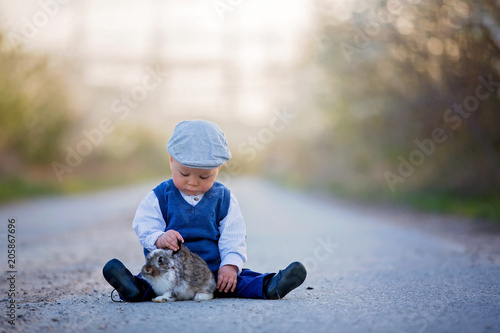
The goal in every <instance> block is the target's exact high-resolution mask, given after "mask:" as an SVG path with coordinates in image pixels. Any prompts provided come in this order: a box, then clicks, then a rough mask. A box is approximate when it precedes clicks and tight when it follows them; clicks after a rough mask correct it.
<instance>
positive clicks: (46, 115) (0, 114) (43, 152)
mask: <svg viewBox="0 0 500 333" xmlns="http://www.w3.org/2000/svg"><path fill="white" fill-rule="evenodd" d="M67 96H68V95H67V90H66V89H65V85H64V83H63V81H62V79H61V78H60V77H59V76H58V75H57V74H55V71H53V70H51V68H50V63H49V61H48V60H47V59H45V58H42V57H38V56H34V55H30V54H28V53H26V52H23V51H22V50H20V49H14V50H12V49H8V48H7V45H6V41H5V38H4V37H3V36H2V35H1V34H0V126H1V130H0V158H1V159H2V168H1V169H0V170H3V171H6V170H8V169H9V166H8V165H6V163H7V162H6V161H11V160H17V161H18V163H19V164H22V165H25V164H26V165H39V164H45V163H47V162H50V161H52V160H53V159H54V158H56V157H57V156H58V154H59V153H60V152H59V142H60V139H61V137H62V136H63V135H65V132H66V130H67V126H68V124H69V122H70V116H69V115H70V112H69V102H68V98H67ZM7 156H8V157H9V158H7Z"/></svg>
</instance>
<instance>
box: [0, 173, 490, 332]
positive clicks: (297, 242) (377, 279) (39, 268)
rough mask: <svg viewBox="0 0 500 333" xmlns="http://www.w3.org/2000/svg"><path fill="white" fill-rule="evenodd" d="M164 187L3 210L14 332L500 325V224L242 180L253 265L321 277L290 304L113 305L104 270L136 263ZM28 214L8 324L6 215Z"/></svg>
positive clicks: (238, 187)
mask: <svg viewBox="0 0 500 333" xmlns="http://www.w3.org/2000/svg"><path fill="white" fill-rule="evenodd" d="M154 185H155V184H154V183H151V184H144V185H140V186H133V187H125V188H120V189H114V190H110V191H105V192H100V193H97V194H88V195H80V196H72V197H55V198H46V199H39V200H31V201H26V202H23V203H18V204H15V205H9V206H5V205H4V206H1V207H0V218H2V221H4V224H3V225H4V227H3V230H0V233H1V237H2V238H1V239H2V249H4V250H3V258H2V259H0V262H1V263H2V266H1V267H2V271H3V272H4V274H5V276H6V278H5V279H2V280H1V282H0V288H1V291H2V296H1V297H0V299H1V300H2V309H3V310H2V312H1V318H0V319H1V322H0V331H4V332H11V331H13V332H16V331H19V332H68V331H71V332H137V331H142V332H148V331H155V332H156V331H158V330H159V329H161V331H163V332H171V331H172V332H174V331H179V330H180V331H182V332H213V331H218V332H255V331H260V332H282V331H285V330H289V331H292V330H293V331H294V332H306V331H307V332H311V331H315V332H332V331H338V332H345V331H348V332H357V331H359V332H366V331H376V332H377V331H380V332H424V331H428V332H434V331H450V332H451V331H453V332H472V331H473V332H499V331H500V305H499V304H500V278H499V277H500V230H499V229H500V228H498V227H495V226H492V225H491V224H488V223H477V222H476V223H471V222H470V221H467V220H460V219H457V218H452V217H442V216H435V215H424V214H416V213H412V212H408V211H404V210H395V209H388V208H387V207H385V208H375V207H362V206H359V205H356V204H351V203H347V202H343V201H339V200H336V199H333V198H330V197H328V196H322V195H319V194H314V195H313V194H305V193H298V192H293V191H288V190H285V189H283V188H280V187H278V186H275V185H272V184H270V183H267V182H265V181H262V180H258V179H252V178H241V179H238V180H236V179H235V180H232V182H231V184H230V188H231V189H232V191H233V192H234V193H235V194H236V195H237V197H238V200H239V202H240V204H241V207H242V210H243V214H244V216H245V219H246V224H247V233H248V239H247V245H248V256H249V261H248V262H247V265H246V266H247V267H250V268H252V269H253V270H256V271H276V270H277V269H280V268H283V267H285V266H286V265H287V264H288V263H289V262H291V261H294V260H301V261H302V262H304V264H305V265H306V267H307V268H308V271H309V275H308V278H307V280H306V282H305V283H304V285H302V286H301V287H300V288H299V289H298V290H296V291H294V292H293V293H291V294H290V295H289V296H287V298H285V299H284V300H281V301H262V300H244V299H217V300H212V301H208V302H203V303H197V302H177V303H172V304H153V303H135V304H131V303H113V302H112V301H111V300H110V298H109V293H110V292H111V289H112V288H111V287H110V286H108V285H107V283H106V282H105V280H104V279H103V278H102V275H101V269H102V266H103V265H104V263H105V262H106V261H107V260H109V259H111V258H114V257H116V258H119V259H120V260H122V261H123V262H124V263H126V265H127V266H128V267H129V268H130V269H131V270H132V271H133V272H137V271H138V270H139V269H140V267H141V266H142V264H143V260H144V258H143V256H142V250H141V247H140V245H139V243H138V241H137V238H136V236H135V234H134V232H133V230H132V229H131V221H132V218H133V216H134V213H135V209H136V207H137V205H138V203H139V202H140V200H141V199H142V197H143V196H144V195H145V194H146V193H147V191H149V190H150V189H151V188H152V187H153V186H154ZM9 218H15V219H16V234H15V235H16V251H17V252H16V267H15V269H16V271H17V273H16V277H15V278H16V280H15V288H16V292H17V293H16V298H15V301H16V316H17V317H16V320H15V326H12V325H10V324H9V323H8V319H9V318H8V317H7V313H8V310H9V309H8V308H7V306H8V304H9V299H8V297H7V292H8V289H9V286H10V285H9V281H8V280H7V277H8V276H9V275H8V274H7V273H5V272H6V271H7V266H5V265H6V262H7V252H6V248H7V242H6V239H7V231H8V230H7V220H8V219H9Z"/></svg>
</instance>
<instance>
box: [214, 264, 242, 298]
mask: <svg viewBox="0 0 500 333" xmlns="http://www.w3.org/2000/svg"><path fill="white" fill-rule="evenodd" d="M237 276H238V267H236V266H234V265H224V266H222V267H221V268H219V275H218V277H217V289H219V291H220V292H222V291H224V292H225V293H227V292H228V291H229V290H231V292H233V291H234V290H235V289H236V283H237Z"/></svg>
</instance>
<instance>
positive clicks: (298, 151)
mask: <svg viewBox="0 0 500 333" xmlns="http://www.w3.org/2000/svg"><path fill="white" fill-rule="evenodd" d="M349 3H352V4H353V5H352V6H351V7H352V9H353V11H352V15H350V14H346V13H347V11H345V10H340V9H343V7H342V6H349V4H344V5H341V4H338V3H337V2H335V1H326V0H325V1H323V0H319V1H317V2H316V6H315V9H316V10H315V12H314V15H315V20H314V22H316V24H317V27H316V28H317V29H316V35H315V37H316V38H315V40H314V42H313V43H312V45H311V50H312V51H311V52H310V54H308V55H307V56H308V61H307V64H306V66H305V70H306V71H307V73H308V74H309V75H308V76H306V78H307V79H308V80H309V81H308V82H306V84H307V86H309V87H313V88H312V89H310V90H309V91H308V92H309V95H308V96H307V98H309V100H312V103H311V104H312V105H307V112H303V113H302V114H301V115H300V117H298V118H300V119H297V120H296V126H295V127H294V128H293V129H291V130H290V131H291V132H293V135H289V136H287V137H286V138H285V139H283V140H282V141H281V142H279V140H276V142H273V149H274V150H273V151H272V153H271V154H270V155H274V156H277V155H278V154H281V155H280V156H282V158H281V160H280V163H279V164H278V163H276V161H275V160H273V157H270V158H269V159H268V163H267V167H268V168H269V170H270V172H271V173H274V174H276V175H280V174H283V168H281V169H278V168H279V167H281V166H282V165H287V166H288V168H287V170H288V171H289V172H292V173H293V175H291V176H289V178H293V179H294V181H296V179H297V174H298V175H300V177H301V178H302V179H301V182H305V183H308V184H312V185H315V186H319V187H323V188H325V187H329V186H330V187H335V188H336V191H337V192H338V191H339V189H340V192H342V193H343V194H348V195H350V196H356V197H363V198H372V199H373V198H386V199H388V200H392V201H396V202H401V203H409V204H410V205H412V206H415V207H420V208H425V209H430V210H437V211H446V212H455V213H462V214H465V215H471V216H487V217H490V218H498V215H499V214H500V213H499V208H495V207H498V197H499V195H500V192H499V191H500V127H499V126H498V124H500V112H498V110H499V109H500V98H499V96H500V92H499V88H498V86H494V87H493V88H492V87H491V86H490V87H486V86H485V85H484V84H483V83H482V82H481V79H480V77H482V78H483V79H484V80H486V81H490V80H491V81H493V82H494V84H495V85H498V84H499V83H500V35H499V33H498V32H499V31H500V4H499V3H498V1H496V2H495V1H482V2H476V1H466V0H438V1H431V0H421V1H412V0H402V1H385V0H380V1H376V2H366V1H361V0H359V1H352V2H349ZM396 5H397V6H396ZM344 8H345V7H344ZM349 15H350V16H349ZM479 85H481V87H480V90H479V94H478V92H477V87H478V86H479ZM488 89H489V90H488ZM494 90H496V91H494ZM478 96H479V97H481V96H482V97H481V98H479V97H478ZM302 99H304V98H302ZM474 101H476V102H478V104H479V105H477V107H474V105H473V104H474ZM467 102H469V106H468V108H469V109H473V111H470V112H469V111H467V110H466V108H465V106H464V105H465V104H466V103H467ZM471 102H472V103H471ZM459 105H462V110H465V112H464V113H463V114H461V113H460V110H459V108H457V107H456V106H459ZM471 105H472V107H471ZM445 114H447V115H448V117H453V119H454V120H453V121H450V119H449V118H448V119H446V118H445ZM439 128H441V129H442V130H443V131H444V134H445V135H446V140H445V141H444V142H443V143H439V144H438V143H435V149H433V151H432V152H430V153H429V154H423V153H421V154H423V157H424V158H423V161H420V162H421V163H420V162H419V163H416V164H418V165H414V170H413V171H412V172H408V173H407V174H404V175H402V173H400V172H399V170H398V167H400V164H401V158H403V159H406V160H409V157H410V154H412V152H415V151H420V152H421V149H420V148H419V147H418V146H417V145H416V143H415V140H419V141H422V140H425V139H430V138H432V135H433V131H434V130H435V129H439ZM300 133H307V135H305V136H304V135H300ZM287 149H288V150H293V152H291V153H288V152H287V153H283V152H285V151H286V150H287ZM416 154H418V153H416ZM290 170H293V171H290ZM389 172H390V173H392V174H394V175H397V176H399V177H400V178H399V180H400V181H398V182H397V183H396V185H395V186H394V188H393V189H394V191H391V188H390V186H389V185H388V182H387V178H386V175H387V173H389ZM492 198H496V199H497V201H496V205H495V204H494V203H495V202H494V201H492V200H493V199H492Z"/></svg>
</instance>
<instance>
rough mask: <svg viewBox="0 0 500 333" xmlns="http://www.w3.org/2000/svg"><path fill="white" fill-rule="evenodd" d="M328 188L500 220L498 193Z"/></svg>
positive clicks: (355, 195) (366, 199)
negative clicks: (473, 193)
mask: <svg viewBox="0 0 500 333" xmlns="http://www.w3.org/2000/svg"><path fill="white" fill-rule="evenodd" d="M328 190H329V191H330V192H333V193H334V194H336V195H339V196H341V197H344V198H348V199H354V200H360V201H363V202H371V203H389V204H397V205H401V206H406V207H410V208H414V209H418V210H421V211H426V212H432V213H444V214H452V215H459V216H464V217H468V218H472V219H484V220H491V221H494V222H496V223H500V194H499V193H490V194H485V195H481V196H473V195H460V194H459V193H454V192H446V191H424V190H421V191H413V192H401V193H388V192H387V191H386V190H369V191H366V190H365V191H360V190H352V189H348V188H346V187H344V186H338V185H336V186H329V188H328Z"/></svg>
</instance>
